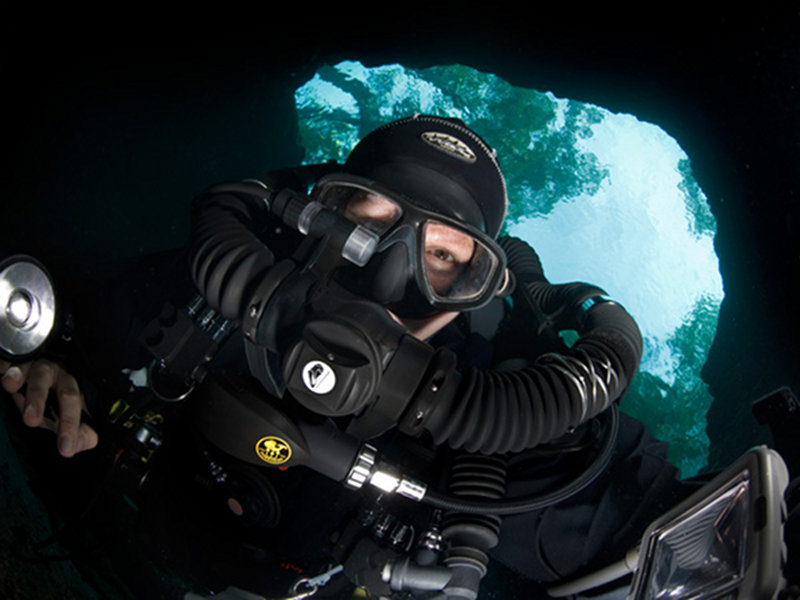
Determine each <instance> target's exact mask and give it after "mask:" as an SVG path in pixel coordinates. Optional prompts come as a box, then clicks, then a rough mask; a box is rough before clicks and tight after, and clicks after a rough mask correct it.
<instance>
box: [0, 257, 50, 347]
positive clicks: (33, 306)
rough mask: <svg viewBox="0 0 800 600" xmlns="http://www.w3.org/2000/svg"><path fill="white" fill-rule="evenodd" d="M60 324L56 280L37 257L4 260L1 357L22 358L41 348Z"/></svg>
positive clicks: (1, 265)
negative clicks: (57, 323) (55, 288)
mask: <svg viewBox="0 0 800 600" xmlns="http://www.w3.org/2000/svg"><path fill="white" fill-rule="evenodd" d="M55 325H56V297H55V291H54V287H53V281H52V279H51V277H50V275H49V273H48V272H47V270H46V269H45V268H44V266H42V264H41V263H40V262H39V261H37V260H36V259H35V258H33V257H31V256H26V255H16V256H11V257H9V258H7V259H6V260H4V261H3V262H2V263H0V358H4V359H6V360H10V361H21V360H24V359H26V358H28V357H30V356H31V355H33V354H35V353H36V352H37V351H38V350H39V349H41V348H42V347H43V346H44V345H45V343H46V342H47V340H48V339H49V338H50V336H51V333H52V332H53V330H54V329H55Z"/></svg>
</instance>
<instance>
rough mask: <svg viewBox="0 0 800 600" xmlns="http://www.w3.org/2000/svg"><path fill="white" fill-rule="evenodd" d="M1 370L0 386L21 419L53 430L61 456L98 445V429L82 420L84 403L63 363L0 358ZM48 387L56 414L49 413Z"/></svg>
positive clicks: (29, 424) (71, 454) (35, 425)
mask: <svg viewBox="0 0 800 600" xmlns="http://www.w3.org/2000/svg"><path fill="white" fill-rule="evenodd" d="M0 374H2V376H3V377H2V385H3V389H5V390H6V391H7V392H8V393H9V394H11V397H12V398H13V399H14V403H15V404H16V405H17V408H18V409H19V411H20V413H22V421H23V422H24V423H25V424H26V425H28V426H29V427H43V428H45V429H50V430H51V431H53V432H54V433H56V435H57V436H58V438H57V439H58V451H59V453H60V454H61V455H62V456H65V457H70V456H74V455H75V454H77V453H78V452H82V451H84V450H90V449H92V448H94V447H95V446H97V441H98V438H97V432H96V431H95V430H94V429H92V428H91V427H90V426H89V425H88V424H86V423H81V413H82V411H83V410H85V408H86V405H85V402H84V398H83V394H82V393H81V391H80V388H79V387H78V382H77V381H76V380H75V378H74V377H73V376H72V375H71V374H70V373H69V372H67V371H66V370H65V369H64V367H63V366H61V365H59V364H57V363H54V362H52V361H49V360H44V359H39V360H35V361H32V362H26V363H20V364H11V363H9V362H6V361H4V360H0ZM23 387H24V388H25V389H24V390H23ZM51 391H52V392H54V395H55V398H56V403H57V414H56V415H53V416H48V415H47V414H46V404H47V398H48V396H49V395H50V392H51Z"/></svg>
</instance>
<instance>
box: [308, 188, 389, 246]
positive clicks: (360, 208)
mask: <svg viewBox="0 0 800 600" xmlns="http://www.w3.org/2000/svg"><path fill="white" fill-rule="evenodd" d="M319 201H320V202H322V203H323V204H325V205H326V206H329V207H330V208H332V209H334V210H336V211H337V212H340V213H341V214H343V215H344V216H345V217H346V218H347V219H348V220H350V221H352V222H353V223H357V224H359V225H362V226H364V227H366V228H367V229H369V230H370V231H373V232H375V233H377V234H378V235H381V234H383V233H385V232H386V231H387V230H388V229H389V228H390V227H391V226H392V225H394V224H395V223H396V222H397V220H398V219H399V218H400V216H401V215H402V214H403V210H402V209H401V208H400V205H399V204H397V203H396V202H395V201H394V200H391V199H389V198H387V197H386V196H382V195H381V194H378V193H376V192H373V191H370V190H366V189H363V188H360V187H356V186H346V185H332V186H329V187H327V188H325V189H324V190H323V191H322V193H321V194H320V196H319Z"/></svg>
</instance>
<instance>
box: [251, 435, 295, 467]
mask: <svg viewBox="0 0 800 600" xmlns="http://www.w3.org/2000/svg"><path fill="white" fill-rule="evenodd" d="M256 454H258V458H260V459H261V460H263V461H264V462H266V463H269V464H271V465H282V464H283V463H285V462H286V461H288V460H289V459H290V458H291V457H292V447H291V446H290V445H289V444H288V443H286V441H285V440H282V439H281V438H279V437H274V436H271V435H268V436H266V437H263V438H261V439H260V440H258V442H257V443H256Z"/></svg>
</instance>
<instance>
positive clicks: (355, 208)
mask: <svg viewBox="0 0 800 600" xmlns="http://www.w3.org/2000/svg"><path fill="white" fill-rule="evenodd" d="M401 213H402V209H401V208H400V207H399V206H398V205H397V204H396V203H395V202H393V201H392V200H390V199H389V198H386V197H384V196H381V195H379V194H375V193H372V192H368V191H362V192H361V193H359V194H357V195H356V196H354V197H353V198H351V199H350V201H349V202H348V203H347V206H346V208H345V212H344V214H345V216H346V217H347V218H348V219H349V220H351V221H353V222H355V223H358V224H360V225H363V226H365V227H367V228H368V229H371V230H373V231H375V232H377V233H382V232H383V231H386V230H387V229H388V228H389V227H391V225H392V224H394V222H395V221H397V219H399V218H400V215H401ZM423 236H424V239H423V246H422V247H423V252H424V259H423V260H424V265H423V266H424V269H425V276H426V278H427V280H428V283H430V285H431V287H432V288H433V290H434V292H436V293H437V294H439V295H444V294H445V293H446V291H447V289H448V288H449V287H450V285H451V284H452V283H453V281H455V279H456V277H457V276H458V274H459V273H460V272H461V271H462V269H463V268H464V267H465V266H466V265H468V264H469V262H470V261H471V260H472V255H473V253H474V252H475V240H474V239H473V238H472V237H471V236H469V235H467V234H466V233H464V232H463V231H459V230H457V229H454V228H452V227H450V226H448V225H444V224H442V223H437V222H435V221H430V222H428V223H426V224H425V227H424V234H423Z"/></svg>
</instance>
